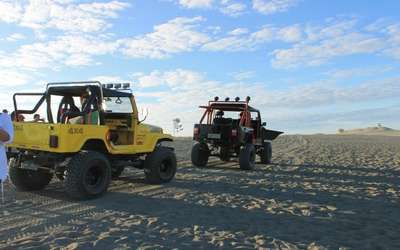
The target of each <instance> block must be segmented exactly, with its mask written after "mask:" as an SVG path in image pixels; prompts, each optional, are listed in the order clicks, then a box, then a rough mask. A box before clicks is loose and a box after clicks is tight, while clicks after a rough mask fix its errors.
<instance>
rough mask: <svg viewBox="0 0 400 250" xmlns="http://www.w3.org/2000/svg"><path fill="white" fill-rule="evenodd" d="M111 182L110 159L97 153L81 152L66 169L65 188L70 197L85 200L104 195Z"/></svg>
mask: <svg viewBox="0 0 400 250" xmlns="http://www.w3.org/2000/svg"><path fill="white" fill-rule="evenodd" d="M110 181H111V167H110V163H109V161H108V159H107V158H106V157H105V156H104V155H103V154H101V153H98V152H95V151H81V152H79V153H77V154H76V155H75V156H73V158H72V159H71V161H70V162H69V164H68V166H67V168H66V171H65V179H64V186H65V191H66V192H67V194H68V195H69V196H70V197H72V198H74V199H79V200H83V199H92V198H96V197H99V196H101V195H103V194H104V193H105V192H106V191H107V189H108V186H109V184H110Z"/></svg>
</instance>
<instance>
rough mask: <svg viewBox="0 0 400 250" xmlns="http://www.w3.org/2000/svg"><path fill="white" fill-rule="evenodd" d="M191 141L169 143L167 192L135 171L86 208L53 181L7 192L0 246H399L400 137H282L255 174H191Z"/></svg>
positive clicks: (219, 169)
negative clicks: (171, 165) (172, 165)
mask: <svg viewBox="0 0 400 250" xmlns="http://www.w3.org/2000/svg"><path fill="white" fill-rule="evenodd" d="M191 144H192V142H191V141H190V140H184V139H180V140H178V141H177V142H176V143H175V146H176V151H177V154H178V158H179V160H180V163H179V172H178V174H177V176H176V179H175V180H174V181H173V182H172V183H169V184H167V185H163V186H151V185H146V184H145V183H144V182H143V173H142V172H141V171H136V170H129V171H126V172H125V173H124V175H123V177H121V178H120V179H119V180H117V181H114V182H113V184H112V186H111V187H110V191H109V193H108V194H107V195H105V196H104V197H102V198H100V199H97V200H92V201H85V202H75V201H71V200H69V199H67V198H66V197H65V195H64V193H63V192H62V186H61V185H60V183H59V182H56V181H54V182H53V183H51V184H50V185H49V187H48V188H47V189H46V190H44V191H41V192H36V193H20V192H18V193H16V194H15V193H14V191H13V189H11V188H10V187H9V186H7V190H6V193H7V198H8V200H7V202H6V204H5V205H3V206H2V207H1V210H0V211H1V213H0V249H15V248H20V249H48V248H57V249H59V248H64V249H93V248H96V249H129V248H140V249H159V248H166V249H173V248H175V249H214V248H220V249H253V248H258V249H271V248H272V249H400V237H399V235H400V233H399V232H400V231H399V230H400V229H399V228H400V205H399V202H400V191H399V189H400V186H399V185H400V137H377V136H370V137H368V136H323V135H318V136H282V137H281V138H279V139H278V140H277V141H276V142H274V144H273V147H274V160H273V161H274V163H273V164H271V165H258V166H257V169H256V170H254V171H251V172H243V171H240V170H239V167H238V164H237V163H236V162H234V161H232V162H227V163H223V162H220V161H218V160H217V159H212V160H211V161H210V166H209V167H208V168H205V169H196V168H193V167H192V166H191V164H190V162H189V161H188V156H189V153H190V146H191ZM14 198H15V199H16V201H14V202H13V201H12V200H13V199H14Z"/></svg>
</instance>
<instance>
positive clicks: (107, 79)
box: [91, 75, 130, 83]
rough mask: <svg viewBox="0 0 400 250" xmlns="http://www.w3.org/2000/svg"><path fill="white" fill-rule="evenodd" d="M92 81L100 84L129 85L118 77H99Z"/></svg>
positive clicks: (127, 81) (93, 78)
mask: <svg viewBox="0 0 400 250" xmlns="http://www.w3.org/2000/svg"><path fill="white" fill-rule="evenodd" d="M91 80H92V81H99V82H101V83H129V82H130V81H129V80H127V79H125V80H124V79H122V78H121V77H120V76H108V75H100V76H95V77H92V78H91Z"/></svg>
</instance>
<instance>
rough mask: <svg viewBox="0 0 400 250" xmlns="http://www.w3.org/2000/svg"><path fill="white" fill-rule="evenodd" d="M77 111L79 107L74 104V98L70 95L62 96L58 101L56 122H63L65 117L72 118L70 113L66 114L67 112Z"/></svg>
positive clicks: (65, 119)
mask: <svg viewBox="0 0 400 250" xmlns="http://www.w3.org/2000/svg"><path fill="white" fill-rule="evenodd" d="M71 112H75V113H79V112H80V110H79V108H78V107H77V106H76V105H75V102H74V99H73V98H72V96H64V97H63V98H62V100H61V102H60V105H59V107H58V112H57V123H65V122H66V121H67V119H70V118H73V117H71V115H69V116H68V115H67V113H71Z"/></svg>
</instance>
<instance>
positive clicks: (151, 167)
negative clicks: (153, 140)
mask: <svg viewBox="0 0 400 250" xmlns="http://www.w3.org/2000/svg"><path fill="white" fill-rule="evenodd" d="M176 165H177V163H176V156H175V153H174V151H173V150H171V149H169V148H166V147H157V148H156V149H155V151H154V152H153V153H151V154H149V155H148V156H147V157H146V160H145V162H144V173H145V175H146V182H148V183H150V184H161V183H166V182H170V181H171V180H172V179H173V178H174V177H175V173H176Z"/></svg>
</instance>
